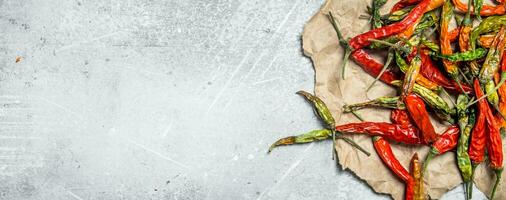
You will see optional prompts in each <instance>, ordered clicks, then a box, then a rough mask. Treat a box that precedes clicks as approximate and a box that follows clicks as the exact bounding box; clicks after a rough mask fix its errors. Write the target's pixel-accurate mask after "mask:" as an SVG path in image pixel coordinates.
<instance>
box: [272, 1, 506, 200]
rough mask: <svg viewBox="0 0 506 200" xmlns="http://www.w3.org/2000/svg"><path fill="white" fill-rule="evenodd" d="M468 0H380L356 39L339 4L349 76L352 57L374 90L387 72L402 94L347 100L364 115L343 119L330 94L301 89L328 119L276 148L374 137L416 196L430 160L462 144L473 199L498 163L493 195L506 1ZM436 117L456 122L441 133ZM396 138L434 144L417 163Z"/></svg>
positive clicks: (505, 106)
mask: <svg viewBox="0 0 506 200" xmlns="http://www.w3.org/2000/svg"><path fill="white" fill-rule="evenodd" d="M464 1H467V2H463V1H461V0H400V1H399V2H397V3H396V4H395V5H394V6H393V8H392V9H391V10H390V12H388V13H386V14H383V15H382V14H381V13H380V10H379V9H380V8H381V7H382V6H383V5H384V4H385V3H386V2H387V0H372V5H371V6H370V7H368V8H367V13H368V15H367V17H366V18H367V19H368V20H370V21H371V30H370V31H367V32H365V33H362V34H359V35H357V36H354V37H351V38H349V39H345V37H344V36H343V35H342V33H341V32H340V30H339V26H338V24H337V22H336V20H337V19H336V18H335V17H334V16H333V15H332V13H331V12H329V13H328V17H329V21H330V23H331V24H332V26H333V28H334V30H335V31H336V33H337V37H338V40H339V45H340V46H342V47H343V48H344V49H345V54H344V60H343V62H342V65H341V66H336V67H339V68H341V72H340V74H341V76H340V77H339V78H341V79H345V75H346V72H345V68H346V63H347V60H348V59H351V60H353V61H354V62H355V63H356V64H357V65H359V66H360V67H361V68H362V69H363V70H364V71H365V72H366V73H368V74H369V75H371V76H373V77H374V78H376V79H375V81H373V82H372V84H371V85H370V86H369V87H368V88H367V91H368V90H370V89H371V88H372V86H373V84H375V82H376V80H380V81H382V82H383V83H385V84H387V85H390V86H391V87H394V88H397V89H398V96H385V97H381V98H377V99H373V100H371V101H367V102H361V103H357V104H352V105H344V106H343V109H342V111H343V113H352V114H354V115H355V116H357V118H359V119H360V120H361V121H362V122H356V123H349V124H336V122H335V120H334V118H333V117H332V114H331V112H330V111H329V109H328V108H327V106H326V105H325V103H324V102H323V101H322V100H321V99H320V98H318V97H316V96H314V95H312V94H310V93H307V92H303V91H301V92H299V93H298V94H301V95H302V96H304V97H305V98H306V99H307V100H308V101H309V102H311V103H312V104H313V105H314V108H315V110H316V113H317V114H318V116H319V117H320V118H321V119H322V120H323V122H324V125H325V128H324V129H321V130H315V131H311V132H308V133H305V134H302V135H298V136H290V137H286V138H282V139H280V140H278V141H276V142H275V143H274V144H273V145H272V146H271V148H270V149H269V152H270V151H271V150H272V149H273V148H275V147H277V146H280V145H291V144H300V143H309V142H314V141H319V140H326V139H332V140H333V141H334V142H335V141H336V140H337V139H342V140H344V141H346V142H347V143H348V144H350V145H352V146H353V147H355V148H357V149H358V150H360V151H362V152H363V153H365V154H367V155H369V152H367V150H365V149H363V148H362V147H360V146H359V145H357V144H356V143H355V142H353V140H351V139H349V138H347V137H346V135H350V134H363V135H368V136H371V139H372V143H373V146H374V148H375V150H376V152H377V154H378V156H379V157H380V158H381V160H382V161H383V163H384V164H385V165H386V166H387V167H388V168H389V169H391V170H392V172H393V173H394V174H395V175H396V176H397V177H398V178H399V179H400V180H402V181H403V182H404V183H405V184H406V189H405V191H406V192H405V198H406V199H427V198H428V196H427V192H426V191H425V190H424V181H423V177H424V176H425V173H426V168H427V166H428V165H429V161H431V160H432V159H433V158H434V157H436V156H438V155H440V154H444V153H447V152H455V156H456V158H457V159H456V160H457V166H458V168H459V170H460V172H461V176H462V179H463V181H464V191H465V198H466V199H471V198H472V184H473V179H474V170H475V169H476V167H477V166H478V165H480V164H481V163H484V164H487V165H488V166H489V168H490V170H492V171H494V172H495V182H494V185H493V186H492V187H493V189H492V192H491V193H490V194H489V197H490V198H491V199H493V198H494V196H495V192H496V189H497V186H498V185H499V184H501V173H502V170H503V150H502V137H501V133H502V132H505V130H506V118H505V114H506V85H505V84H503V83H504V82H505V81H506V52H505V51H504V48H505V46H506V1H504V0H496V2H495V5H483V4H484V3H483V1H482V0H464ZM453 22H455V23H453ZM454 24H456V26H455V25H454ZM453 26H454V27H453ZM382 51H383V52H385V51H386V52H387V54H386V55H387V57H386V59H385V62H384V63H381V62H380V61H377V60H376V59H374V58H373V56H372V54H373V53H375V52H382ZM372 107H374V108H381V109H390V110H391V122H365V121H364V120H363V119H362V118H361V117H360V115H359V114H358V113H357V111H359V110H360V109H366V108H372ZM430 116H432V117H433V118H434V119H436V120H438V121H439V123H442V124H446V125H447V129H446V131H444V132H442V133H437V132H436V130H435V128H434V125H433V123H435V122H434V120H431V117H430ZM390 143H400V145H427V146H429V147H430V148H431V149H430V151H429V153H428V155H427V157H426V158H425V159H422V160H424V161H421V160H420V159H419V158H418V154H416V153H415V154H414V155H413V158H412V161H411V164H410V167H409V168H408V169H407V168H405V167H404V166H403V165H402V164H401V163H400V162H399V160H397V158H396V157H395V155H394V153H393V152H392V149H391V147H390ZM333 148H335V147H333ZM333 155H334V156H335V149H333Z"/></svg>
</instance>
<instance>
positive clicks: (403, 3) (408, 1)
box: [390, 0, 422, 13]
mask: <svg viewBox="0 0 506 200" xmlns="http://www.w3.org/2000/svg"><path fill="white" fill-rule="evenodd" d="M420 1H422V0H400V1H399V2H397V3H395V4H394V6H393V7H392V9H390V13H394V12H397V11H399V10H401V9H403V8H405V7H407V6H411V5H415V4H417V3H420Z"/></svg>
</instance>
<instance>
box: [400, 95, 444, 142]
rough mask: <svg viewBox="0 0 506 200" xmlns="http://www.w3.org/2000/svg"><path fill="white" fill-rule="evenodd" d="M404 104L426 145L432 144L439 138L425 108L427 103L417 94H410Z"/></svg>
mask: <svg viewBox="0 0 506 200" xmlns="http://www.w3.org/2000/svg"><path fill="white" fill-rule="evenodd" d="M404 104H405V105H406V109H407V110H408V112H409V114H410V116H411V117H412V118H413V121H414V122H415V124H416V126H417V127H418V128H419V129H420V131H421V132H422V139H423V141H424V142H425V143H431V142H433V141H435V140H436V139H437V138H438V135H437V134H436V131H435V130H434V126H432V123H431V122H430V118H429V113H428V112H427V109H426V108H425V102H424V101H423V100H422V98H420V97H418V96H417V95H415V94H409V95H408V96H406V98H405V99H404Z"/></svg>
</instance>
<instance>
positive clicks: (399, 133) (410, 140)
mask: <svg viewBox="0 0 506 200" xmlns="http://www.w3.org/2000/svg"><path fill="white" fill-rule="evenodd" d="M336 131H338V132H343V133H354V134H367V135H370V136H382V137H384V138H386V139H388V140H392V141H395V142H401V143H405V144H426V143H425V142H424V141H423V140H422V139H421V138H420V137H419V135H420V131H419V130H418V128H416V127H415V126H406V125H400V124H391V123H386V122H358V123H349V124H344V125H340V126H336Z"/></svg>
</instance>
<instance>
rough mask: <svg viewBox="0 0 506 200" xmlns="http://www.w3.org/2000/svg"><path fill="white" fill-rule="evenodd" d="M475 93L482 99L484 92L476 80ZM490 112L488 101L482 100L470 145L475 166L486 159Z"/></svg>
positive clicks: (470, 152) (479, 103)
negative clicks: (487, 125) (487, 117)
mask: <svg viewBox="0 0 506 200" xmlns="http://www.w3.org/2000/svg"><path fill="white" fill-rule="evenodd" d="M474 92H475V94H476V98H480V97H482V96H483V95H484V94H483V91H482V90H481V88H480V83H479V81H478V80H477V79H475V80H474ZM489 110H490V108H489V106H488V103H487V102H486V100H484V99H482V100H480V101H479V102H478V118H477V119H476V124H475V125H474V129H473V131H472V133H471V143H470V144H469V158H470V159H471V162H472V163H473V165H478V164H480V163H482V162H483V160H484V158H485V147H486V142H487V134H486V133H487V132H486V131H487V130H486V120H487V119H486V115H487V114H486V113H487V112H488V111H489Z"/></svg>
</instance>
